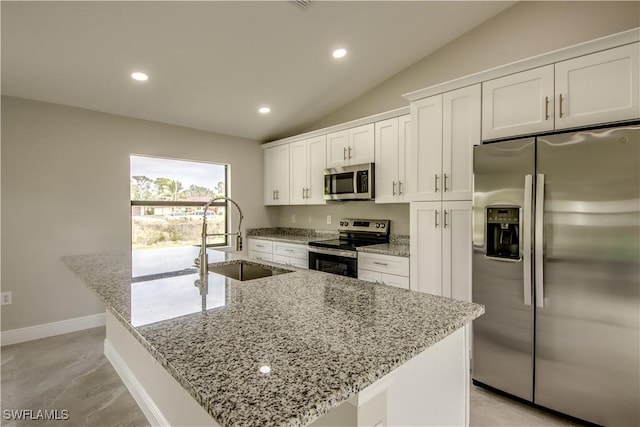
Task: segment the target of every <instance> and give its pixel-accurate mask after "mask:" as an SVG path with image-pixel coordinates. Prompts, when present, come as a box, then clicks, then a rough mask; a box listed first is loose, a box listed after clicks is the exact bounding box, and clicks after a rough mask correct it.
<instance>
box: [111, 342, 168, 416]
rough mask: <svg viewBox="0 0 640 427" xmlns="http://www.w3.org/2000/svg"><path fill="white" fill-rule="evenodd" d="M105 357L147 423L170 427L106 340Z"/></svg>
mask: <svg viewBox="0 0 640 427" xmlns="http://www.w3.org/2000/svg"><path fill="white" fill-rule="evenodd" d="M104 355H105V357H106V358H107V360H109V362H111V366H113V369H115V371H116V372H117V373H118V375H119V376H120V379H121V380H122V382H123V383H124V385H125V386H126V387H127V390H129V393H131V396H133V399H134V400H135V401H136V403H137V404H138V406H139V407H140V409H141V410H142V413H143V414H144V416H145V417H147V421H149V424H151V425H152V426H162V427H164V426H167V427H169V426H170V424H169V421H167V419H166V418H165V417H164V415H163V414H162V412H161V411H160V409H159V408H158V406H157V405H156V404H155V402H154V401H153V399H152V398H151V397H150V396H149V394H147V392H146V391H145V389H144V387H142V384H140V382H139V381H138V380H137V379H136V377H135V375H133V372H131V370H130V369H129V368H128V367H127V365H126V363H125V362H124V360H122V357H120V354H118V352H117V351H116V349H115V348H114V347H113V346H112V345H111V343H110V342H109V340H106V339H105V340H104Z"/></svg>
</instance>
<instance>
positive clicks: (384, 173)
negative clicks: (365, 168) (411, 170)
mask: <svg viewBox="0 0 640 427" xmlns="http://www.w3.org/2000/svg"><path fill="white" fill-rule="evenodd" d="M410 127H411V116H410V115H408V114H407V115H404V116H400V117H394V118H391V119H388V120H383V121H380V122H376V123H375V149H376V152H375V158H376V198H375V202H376V203H407V202H408V198H407V188H408V186H407V179H406V174H407V172H406V170H407V167H406V163H407V144H408V139H409V137H410V135H411V133H410V132H411V131H410Z"/></svg>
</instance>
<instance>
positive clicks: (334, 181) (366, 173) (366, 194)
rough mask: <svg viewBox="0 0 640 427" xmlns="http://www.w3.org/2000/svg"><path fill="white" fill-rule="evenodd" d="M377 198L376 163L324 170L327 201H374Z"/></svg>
mask: <svg viewBox="0 0 640 427" xmlns="http://www.w3.org/2000/svg"><path fill="white" fill-rule="evenodd" d="M375 196H376V195H375V164H374V163H365V164H362V165H352V166H342V167H337V168H329V169H325V170H324V198H325V199H326V200H373V199H374V198H375Z"/></svg>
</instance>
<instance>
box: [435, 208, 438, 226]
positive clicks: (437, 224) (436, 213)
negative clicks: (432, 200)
mask: <svg viewBox="0 0 640 427" xmlns="http://www.w3.org/2000/svg"><path fill="white" fill-rule="evenodd" d="M435 228H438V211H436V227H435Z"/></svg>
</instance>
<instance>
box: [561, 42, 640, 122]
mask: <svg viewBox="0 0 640 427" xmlns="http://www.w3.org/2000/svg"><path fill="white" fill-rule="evenodd" d="M639 56H640V44H639V43H633V44H630V45H626V46H621V47H618V48H615V49H609V50H605V51H603V52H598V53H594V54H591V55H586V56H581V57H578V58H575V59H571V60H568V61H563V62H559V63H557V64H556V65H555V78H556V79H555V84H556V94H557V98H556V103H557V108H556V112H557V114H556V121H555V122H556V129H564V128H572V127H577V126H585V125H589V124H595V123H607V122H613V121H620V120H628V119H635V118H639V117H640V102H639V99H638V98H639V97H640V88H639V87H638V84H639V80H640V76H639V70H640V64H639V63H638V57H639Z"/></svg>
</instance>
